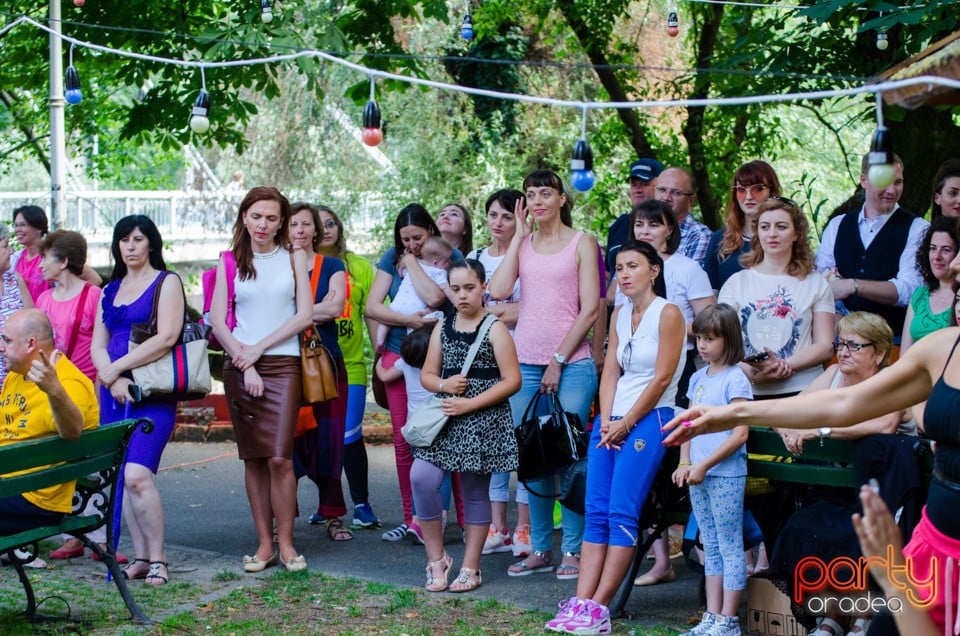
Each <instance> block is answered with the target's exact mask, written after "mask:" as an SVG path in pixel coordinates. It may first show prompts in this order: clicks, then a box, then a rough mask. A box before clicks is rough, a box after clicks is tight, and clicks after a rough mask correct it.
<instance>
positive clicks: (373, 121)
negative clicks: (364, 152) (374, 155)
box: [363, 76, 383, 146]
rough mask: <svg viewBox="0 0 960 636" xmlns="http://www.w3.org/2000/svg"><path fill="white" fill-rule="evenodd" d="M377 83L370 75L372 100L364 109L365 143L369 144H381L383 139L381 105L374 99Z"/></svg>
mask: <svg viewBox="0 0 960 636" xmlns="http://www.w3.org/2000/svg"><path fill="white" fill-rule="evenodd" d="M375 88H376V83H375V82H374V80H373V77H372V76H371V77H370V100H369V101H368V102H367V105H366V106H365V107H364V109H363V143H365V144H366V145H368V146H379V145H380V142H381V141H383V130H381V129H380V106H379V105H378V104H377V101H376V100H375V99H374V90H375Z"/></svg>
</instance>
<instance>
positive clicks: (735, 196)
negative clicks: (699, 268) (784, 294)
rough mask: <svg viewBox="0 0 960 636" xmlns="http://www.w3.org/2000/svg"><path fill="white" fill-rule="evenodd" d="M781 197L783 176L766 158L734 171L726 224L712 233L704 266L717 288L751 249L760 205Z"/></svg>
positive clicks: (711, 282) (738, 267)
mask: <svg viewBox="0 0 960 636" xmlns="http://www.w3.org/2000/svg"><path fill="white" fill-rule="evenodd" d="M778 196H780V179H778V178H777V173H776V171H774V169H773V166H771V165H770V164H769V163H767V162H766V161H759V160H758V161H749V162H747V163H745V164H743V165H742V166H740V167H739V168H737V171H736V172H735V173H733V187H732V188H731V190H730V199H729V200H728V201H727V221H726V227H724V228H721V229H719V230H717V231H716V232H714V233H713V236H712V237H711V238H710V244H709V245H708V246H707V255H706V257H705V258H704V259H703V269H704V271H706V272H707V276H709V277H710V284H711V285H712V286H713V289H714V291H718V290H719V289H720V288H721V287H723V284H724V283H725V282H727V279H728V278H730V277H731V276H733V275H734V274H736V273H737V272H739V271H740V270H741V269H743V267H742V266H741V265H740V257H741V256H743V255H744V254H746V253H747V252H749V251H750V239H751V238H752V237H753V222H754V220H755V219H756V217H757V212H758V210H759V208H760V204H761V203H763V202H764V201H766V200H767V199H768V198H769V197H778Z"/></svg>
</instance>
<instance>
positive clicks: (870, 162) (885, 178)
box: [867, 126, 896, 188]
mask: <svg viewBox="0 0 960 636" xmlns="http://www.w3.org/2000/svg"><path fill="white" fill-rule="evenodd" d="M867 166H869V167H868V168H867V181H869V182H870V185H872V186H873V187H875V188H886V187H887V186H889V185H890V184H891V183H893V180H894V178H895V176H896V170H894V167H893V142H892V140H891V139H890V134H889V130H888V129H887V127H886V126H878V127H877V131H876V132H875V133H873V141H872V142H871V144H870V152H869V153H867Z"/></svg>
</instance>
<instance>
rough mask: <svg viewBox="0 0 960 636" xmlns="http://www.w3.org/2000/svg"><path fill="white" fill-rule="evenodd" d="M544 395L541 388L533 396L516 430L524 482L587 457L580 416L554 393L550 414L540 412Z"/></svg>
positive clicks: (541, 476)
mask: <svg viewBox="0 0 960 636" xmlns="http://www.w3.org/2000/svg"><path fill="white" fill-rule="evenodd" d="M543 395H544V394H543V393H541V392H539V391H538V392H537V394H536V395H534V396H533V399H531V400H530V403H529V404H528V405H527V408H526V410H525V411H524V412H523V419H522V420H521V424H520V426H518V427H517V428H516V429H514V434H515V435H516V437H517V448H518V449H519V451H520V463H519V466H518V467H517V479H519V480H520V481H523V482H526V481H531V480H535V479H542V478H544V477H549V476H550V475H553V474H555V473H556V472H557V471H558V470H560V469H561V468H566V467H568V466H570V465H571V464H573V463H574V462H576V461H577V460H579V459H582V458H585V457H586V456H587V434H586V432H585V431H584V430H583V424H582V423H581V422H580V416H579V415H577V414H576V413H569V412H565V411H564V410H563V407H562V406H561V405H560V399H559V398H558V397H557V396H556V394H553V395H552V396H550V399H552V401H553V409H552V410H551V411H550V413H549V414H547V415H540V416H538V415H536V413H537V405H538V404H539V402H540V398H541V397H543ZM534 494H535V495H536V494H538V493H536V492H534ZM541 496H544V495H541ZM546 496H549V495H546Z"/></svg>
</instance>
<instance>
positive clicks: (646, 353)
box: [610, 296, 686, 417]
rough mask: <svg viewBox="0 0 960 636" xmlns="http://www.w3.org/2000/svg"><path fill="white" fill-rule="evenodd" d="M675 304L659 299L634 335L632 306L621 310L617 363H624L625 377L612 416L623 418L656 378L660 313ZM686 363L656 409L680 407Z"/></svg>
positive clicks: (614, 398)
mask: <svg viewBox="0 0 960 636" xmlns="http://www.w3.org/2000/svg"><path fill="white" fill-rule="evenodd" d="M672 304H673V303H671V302H669V301H668V300H667V299H665V298H661V297H659V296H657V297H656V298H655V299H654V300H653V302H652V303H650V306H649V307H647V311H646V312H644V314H643V318H641V319H640V324H639V325H637V330H636V331H635V332H633V333H631V332H630V331H631V324H630V323H631V320H630V314H631V311H632V307H630V305H629V304H626V305H623V306H622V307H621V308H620V313H618V314H617V324H616V329H617V340H618V342H617V360H618V361H619V362H620V368H622V369H623V375H622V376H620V379H619V380H617V391H616V393H614V396H613V406H612V408H611V409H610V415H612V416H614V417H622V416H623V415H624V413H626V412H627V411H628V410H630V407H631V406H633V405H634V403H635V402H636V401H637V398H639V397H640V394H641V393H643V391H644V389H646V388H647V385H648V384H650V381H651V380H653V378H654V376H655V375H656V366H657V351H658V350H659V349H660V314H661V313H662V312H663V308H664V307H666V306H667V305H672ZM685 362H686V358H685V356H680V359H679V361H678V362H677V368H676V370H675V371H674V372H673V378H672V379H671V380H670V386H668V387H667V388H666V390H665V391H664V392H663V395H661V396H660V399H659V400H658V401H657V404H656V407H655V408H659V407H661V406H669V407H671V408H673V406H674V405H675V404H676V401H677V384H678V383H679V382H680V376H681V375H682V374H683V365H684V363H685ZM643 415H646V413H644V414H643Z"/></svg>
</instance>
